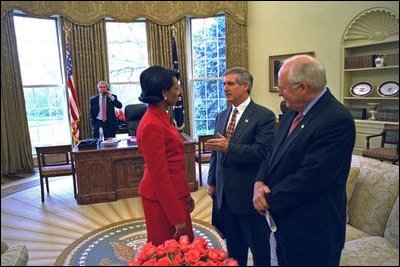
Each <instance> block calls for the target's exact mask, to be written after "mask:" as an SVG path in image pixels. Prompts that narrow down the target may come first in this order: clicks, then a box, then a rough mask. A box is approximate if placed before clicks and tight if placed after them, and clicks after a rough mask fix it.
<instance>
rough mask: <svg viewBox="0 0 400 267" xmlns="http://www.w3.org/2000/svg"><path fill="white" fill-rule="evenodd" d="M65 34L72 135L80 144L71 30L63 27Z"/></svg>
mask: <svg viewBox="0 0 400 267" xmlns="http://www.w3.org/2000/svg"><path fill="white" fill-rule="evenodd" d="M63 30H64V33H65V46H66V51H65V54H66V62H65V63H66V72H67V87H68V110H69V121H70V126H71V135H72V137H73V139H74V141H75V143H78V142H79V140H80V134H79V126H80V116H79V114H80V112H79V105H78V97H77V94H76V90H75V84H74V78H73V72H72V61H71V55H70V49H69V40H70V32H71V29H70V28H68V27H67V26H66V25H64V27H63Z"/></svg>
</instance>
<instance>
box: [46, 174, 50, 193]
mask: <svg viewBox="0 0 400 267" xmlns="http://www.w3.org/2000/svg"><path fill="white" fill-rule="evenodd" d="M45 179H46V190H47V194H50V191H49V179H48V178H47V177H46V178H45Z"/></svg>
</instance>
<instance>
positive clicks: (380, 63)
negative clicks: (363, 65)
mask: <svg viewBox="0 0 400 267" xmlns="http://www.w3.org/2000/svg"><path fill="white" fill-rule="evenodd" d="M384 66H385V58H384V56H382V55H377V56H376V57H375V67H377V68H380V67H384Z"/></svg>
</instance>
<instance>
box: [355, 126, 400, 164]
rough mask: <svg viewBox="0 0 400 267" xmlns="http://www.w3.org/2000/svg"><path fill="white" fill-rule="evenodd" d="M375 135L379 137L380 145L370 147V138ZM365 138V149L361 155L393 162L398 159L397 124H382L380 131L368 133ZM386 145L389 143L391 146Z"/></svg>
mask: <svg viewBox="0 0 400 267" xmlns="http://www.w3.org/2000/svg"><path fill="white" fill-rule="evenodd" d="M375 137H381V146H380V147H377V148H371V147H370V139H371V138H375ZM366 139H367V149H365V150H364V151H363V152H362V156H363V157H367V158H373V159H378V160H381V161H390V162H392V163H393V164H396V162H398V161H399V125H395V124H384V126H383V131H382V133H380V134H374V135H369V136H367V137H366ZM386 145H391V147H387V146H386Z"/></svg>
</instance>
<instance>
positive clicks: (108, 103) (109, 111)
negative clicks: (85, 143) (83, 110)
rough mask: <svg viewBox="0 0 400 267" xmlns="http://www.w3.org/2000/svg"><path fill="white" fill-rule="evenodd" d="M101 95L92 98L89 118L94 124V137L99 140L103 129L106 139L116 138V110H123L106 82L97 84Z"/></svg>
mask: <svg viewBox="0 0 400 267" xmlns="http://www.w3.org/2000/svg"><path fill="white" fill-rule="evenodd" d="M97 89H98V90H99V93H98V94H97V95H94V96H92V97H90V109H89V116H90V122H91V123H92V129H93V137H94V138H99V129H100V127H101V128H103V132H104V137H105V138H108V137H115V134H116V133H117V130H118V121H117V118H116V117H115V108H122V103H121V102H119V101H118V99H117V96H116V95H114V94H112V93H111V92H110V87H109V85H108V83H107V82H106V81H100V82H98V83H97Z"/></svg>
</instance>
